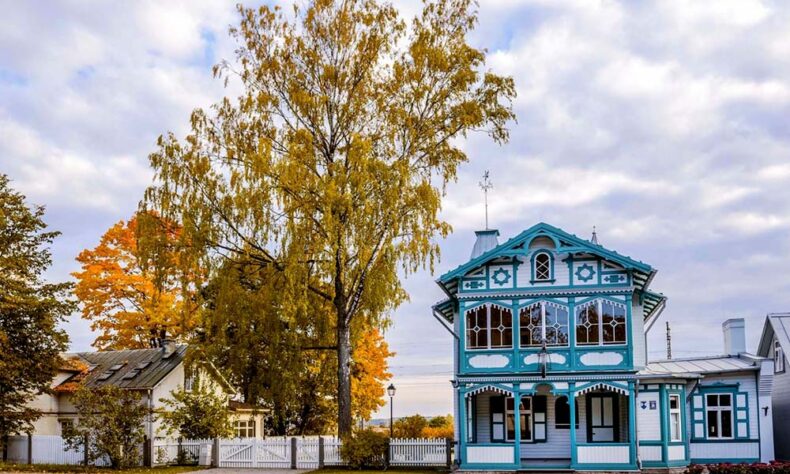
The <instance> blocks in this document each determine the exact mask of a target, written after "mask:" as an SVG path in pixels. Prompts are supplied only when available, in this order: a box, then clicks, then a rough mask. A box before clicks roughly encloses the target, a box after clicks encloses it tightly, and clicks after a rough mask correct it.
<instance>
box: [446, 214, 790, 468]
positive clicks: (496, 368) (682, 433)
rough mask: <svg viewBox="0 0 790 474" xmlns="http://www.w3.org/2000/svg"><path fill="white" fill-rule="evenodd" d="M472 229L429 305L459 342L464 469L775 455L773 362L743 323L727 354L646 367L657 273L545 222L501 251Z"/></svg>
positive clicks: (667, 463) (731, 333)
mask: <svg viewBox="0 0 790 474" xmlns="http://www.w3.org/2000/svg"><path fill="white" fill-rule="evenodd" d="M476 234H477V241H476V242H475V245H474V249H473V251H472V255H471V258H470V260H469V261H468V262H466V263H464V264H463V265H461V266H459V267H457V268H456V269H454V270H452V271H450V272H448V273H446V274H444V275H442V276H441V277H440V278H439V279H438V280H437V283H438V284H439V286H440V287H441V288H442V290H443V291H444V292H445V293H446V294H447V296H448V298H447V299H445V300H443V301H441V302H439V303H437V304H436V305H434V307H433V310H434V312H435V314H436V315H437V316H438V317H439V318H440V319H443V320H445V321H446V322H447V326H448V328H449V329H451V330H452V332H453V333H454V334H455V335H456V336H457V339H456V341H455V346H454V355H455V379H454V381H453V384H454V387H455V400H454V401H455V420H456V438H457V441H458V443H459V444H458V449H457V451H456V457H457V462H458V463H459V464H460V467H461V469H464V470H521V469H533V470H543V469H572V470H579V471H595V470H604V471H606V470H612V471H626V470H636V469H639V468H659V469H661V468H663V469H668V468H675V467H681V466H685V465H688V464H689V463H695V462H704V463H713V462H725V461H726V462H741V461H747V462H749V461H760V460H762V461H770V460H772V459H773V457H774V454H773V434H772V422H771V416H770V414H769V413H764V412H763V410H762V409H761V407H762V406H763V405H764V404H765V403H767V400H770V387H771V381H772V378H773V362H772V361H771V360H768V359H764V358H761V357H757V356H753V355H750V354H747V353H746V347H745V336H744V328H743V320H739V319H735V320H729V321H727V322H725V323H724V338H725V347H726V354H725V355H722V356H716V357H700V358H695V359H681V360H672V361H664V362H654V363H648V360H647V344H646V335H647V332H648V331H649V330H650V328H651V327H652V326H653V325H654V323H655V322H656V320H657V319H658V317H659V315H660V314H661V312H662V310H663V308H664V306H665V304H666V298H665V297H664V296H663V295H661V294H659V293H656V292H654V291H652V290H651V289H650V283H651V282H652V280H653V277H654V276H655V274H656V270H655V269H654V268H652V267H651V266H650V265H648V264H646V263H643V262H640V261H638V260H635V259H633V258H630V257H627V256H624V255H620V254H618V253H617V252H614V251H612V250H609V249H606V248H604V247H603V246H601V245H599V244H598V243H597V239H596V241H595V242H592V241H588V240H585V239H581V238H579V237H577V236H575V235H571V234H569V233H567V232H565V231H563V230H560V229H558V228H556V227H553V226H550V225H548V224H543V223H541V224H537V225H535V226H533V227H531V228H529V229H527V230H526V231H524V232H522V233H521V234H519V235H517V236H516V237H514V238H512V239H510V240H508V241H507V242H505V243H503V244H499V242H498V238H497V237H498V235H499V232H498V231H496V230H485V231H478V232H477V233H476ZM700 336H701V337H709V335H707V334H705V335H700Z"/></svg>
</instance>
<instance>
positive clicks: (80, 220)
mask: <svg viewBox="0 0 790 474" xmlns="http://www.w3.org/2000/svg"><path fill="white" fill-rule="evenodd" d="M235 3H236V2H235V0H232V1H226V2H222V1H215V0H211V1H208V0H207V1H197V0H190V1H187V0H184V1H168V2H154V1H134V2H133V1H121V2H110V1H103V2H98V1H90V0H84V1H61V2H50V1H47V2H44V1H29V2H19V1H14V0H0V11H3V17H4V18H3V22H2V23H3V26H2V28H0V172H2V173H6V174H8V175H9V176H10V177H11V179H12V180H13V186H14V187H16V188H17V189H18V190H20V191H22V192H23V193H25V194H26V195H27V196H28V198H29V200H30V201H31V202H33V203H37V204H44V205H46V206H47V210H48V212H47V220H48V222H49V223H50V225H51V226H52V227H53V228H55V229H58V230H60V231H62V232H63V236H62V237H61V238H60V239H59V240H58V241H57V244H56V245H55V248H54V256H55V264H54V266H53V268H52V270H51V272H50V274H49V277H51V278H52V279H65V278H68V274H69V272H71V271H73V270H75V268H76V264H75V262H74V257H75V256H76V254H77V253H78V252H79V251H80V250H81V249H83V248H86V247H92V246H94V245H95V244H96V243H97V241H98V239H99V236H100V235H101V234H102V233H103V232H104V231H105V230H106V229H107V228H108V227H109V226H110V225H111V224H113V223H114V222H117V221H118V220H120V219H126V218H128V217H129V216H130V215H131V213H132V212H133V211H134V209H135V208H136V206H137V203H138V201H139V200H140V198H141V195H142V191H143V190H144V189H145V187H146V186H147V185H148V184H149V182H150V179H151V174H152V173H151V171H150V169H149V167H148V161H147V154H148V153H149V152H150V151H152V150H153V149H154V143H155V140H156V137H157V136H158V135H159V134H161V133H163V132H165V131H168V130H172V131H174V132H175V133H176V134H179V135H182V134H183V133H184V132H185V131H186V127H187V125H188V121H187V120H188V115H189V112H190V111H191V110H192V109H193V108H195V107H205V106H207V105H209V104H211V103H212V102H214V101H217V100H218V99H220V98H221V97H223V96H224V95H235V93H234V91H233V90H227V89H225V88H224V87H223V85H222V84H221V82H220V81H217V80H214V79H213V78H212V77H211V71H210V67H211V65H213V64H215V63H216V62H218V61H220V60H222V59H225V58H227V59H231V58H232V50H233V47H234V45H233V43H232V42H231V41H230V39H229V37H228V35H227V28H228V26H229V25H230V24H232V23H234V22H235V21H236V14H235V10H234V4H235ZM395 3H396V4H398V5H399V6H401V7H402V9H403V11H404V12H407V13H408V14H411V13H412V12H414V11H415V8H416V6H415V4H416V2H415V1H412V0H410V1H408V2H398V1H396V2H395ZM480 3H481V7H480V24H479V26H478V28H477V30H476V31H475V33H474V35H473V37H472V41H473V42H474V44H475V45H477V46H479V47H484V48H486V49H487V50H488V51H489V67H490V68H491V69H492V70H494V71H496V72H498V73H500V74H509V75H512V76H513V77H514V78H515V80H516V85H517V87H518V94H519V96H518V100H517V102H516V104H515V108H516V112H517V115H518V123H517V124H515V125H514V126H513V128H512V140H511V142H510V143H509V144H508V145H506V146H503V147H497V146H494V145H492V144H491V143H490V142H489V141H488V140H487V139H486V137H485V136H472V137H470V139H469V140H468V141H467V142H466V143H465V144H464V146H465V148H466V150H467V152H468V154H469V157H470V163H469V164H468V165H466V166H464V167H463V168H462V169H461V171H460V176H459V179H458V182H457V183H455V184H453V185H451V186H450V187H449V189H448V193H447V197H446V200H445V205H444V211H443V213H444V217H445V218H446V219H447V220H448V221H449V222H450V223H451V224H452V225H453V227H454V233H453V235H452V236H451V237H449V238H448V239H447V240H445V241H443V242H441V246H442V249H443V258H442V261H441V263H440V264H439V265H438V267H437V268H436V269H435V270H436V274H437V275H438V274H440V273H442V272H444V271H446V270H448V269H450V268H453V267H455V266H457V265H458V264H460V263H463V262H464V261H466V259H467V258H468V256H469V252H470V250H471V247H472V245H473V241H474V235H473V231H474V230H475V229H478V228H480V227H482V226H483V204H482V202H483V201H482V194H481V192H480V190H479V188H478V187H477V183H478V181H479V179H480V175H481V174H482V173H483V171H484V170H486V169H488V170H490V171H491V176H492V180H493V182H494V186H495V187H494V189H493V191H492V192H491V195H490V202H491V209H490V214H491V223H492V226H493V227H496V228H498V229H500V231H501V233H502V236H503V238H508V237H510V236H512V235H515V234H516V233H518V232H519V231H521V230H523V229H525V228H527V227H529V226H531V225H532V224H534V223H536V222H538V221H545V222H549V223H551V224H554V225H556V226H559V227H561V228H564V229H566V230H568V231H570V232H572V233H575V234H577V235H580V236H583V237H589V234H590V232H591V230H592V227H593V226H597V228H598V233H599V237H600V241H601V243H602V244H604V245H605V246H607V247H610V248H613V249H615V250H617V251H619V252H621V253H624V254H626V255H631V256H633V257H636V258H638V259H640V260H643V261H646V262H648V263H650V264H651V265H653V266H654V267H656V268H658V269H659V274H658V276H657V277H656V279H655V281H654V284H653V288H654V289H656V290H658V291H661V292H663V293H665V294H666V295H668V296H669V304H668V308H667V310H666V311H665V313H664V316H663V318H664V319H665V320H668V321H670V322H671V324H672V328H673V341H674V345H673V350H674V353H675V355H676V356H698V355H705V354H711V353H720V352H721V350H722V343H721V335H720V334H721V331H720V329H719V327H720V323H721V321H723V320H724V319H726V318H729V317H735V316H738V317H745V318H746V319H747V337H748V339H749V342H748V344H749V347H750V348H754V347H755V345H756V339H757V337H758V336H759V332H760V330H761V325H762V319H763V318H764V316H765V314H766V313H768V312H776V311H790V239H788V231H789V230H790V156H789V154H788V153H789V152H790V29H788V28H787V25H788V22H790V5H788V4H787V3H785V2H779V1H777V2H770V1H763V2H760V1H750V0H737V1H725V0H714V1H709V2H707V1H697V2H686V1H680V0H678V1H668V0H661V1H655V2H649V1H628V2H614V1H594V0H584V1H581V0H579V1H573V0H567V1H562V0H532V1H528V0H523V1H522V0H481V2H480ZM433 278H434V276H433V275H431V274H429V272H423V273H419V274H417V275H413V276H411V277H410V278H409V280H408V281H407V283H406V286H407V289H408V290H409V291H410V292H411V297H412V299H411V302H410V303H409V304H406V305H404V306H402V307H401V308H400V309H399V310H398V311H397V313H396V314H395V315H394V316H393V326H392V328H391V329H390V330H389V332H388V334H387V337H388V339H389V341H390V343H391V345H392V347H393V349H394V350H395V351H396V352H397V356H396V357H395V358H394V359H393V360H392V371H393V373H394V374H395V376H394V378H393V382H394V383H395V384H396V385H397V386H398V387H399V389H400V390H399V392H398V395H397V400H396V406H395V414H396V416H400V415H407V414H412V413H415V412H420V413H423V414H427V415H435V414H441V413H447V412H449V411H450V410H451V407H452V404H451V398H450V388H449V384H448V383H447V381H448V380H449V379H450V378H451V372H452V371H451V337H450V336H449V335H448V334H447V333H446V332H445V331H444V330H443V329H441V328H440V327H439V325H438V323H437V322H436V321H435V320H433V319H432V318H431V316H430V312H429V307H430V304H431V303H432V302H434V301H435V300H438V299H440V298H441V296H442V295H441V292H440V291H439V290H438V288H435V285H433ZM67 328H68V331H69V333H70V335H71V341H72V342H71V346H72V349H74V350H86V349H88V348H89V346H90V343H91V342H92V340H93V335H92V334H91V333H90V331H89V329H88V325H87V324H86V323H85V322H84V321H81V320H80V319H79V318H78V317H77V316H75V317H74V318H72V320H71V321H70V322H69V323H68V324H67ZM649 350H650V355H651V357H654V358H659V357H663V355H664V334H663V331H662V330H661V328H659V327H658V326H656V330H655V331H654V333H653V334H651V336H650V344H649Z"/></svg>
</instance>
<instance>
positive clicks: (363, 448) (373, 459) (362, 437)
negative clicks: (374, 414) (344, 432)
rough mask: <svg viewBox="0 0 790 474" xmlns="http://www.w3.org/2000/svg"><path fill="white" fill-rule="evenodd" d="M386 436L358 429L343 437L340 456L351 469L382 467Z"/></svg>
mask: <svg viewBox="0 0 790 474" xmlns="http://www.w3.org/2000/svg"><path fill="white" fill-rule="evenodd" d="M388 445H389V442H388V439H387V436H385V435H383V434H381V433H377V432H375V431H373V430H370V429H367V430H358V431H357V432H355V433H354V434H353V435H352V436H350V437H347V438H345V439H343V445H342V446H341V448H340V456H341V457H342V458H343V461H345V462H346V464H347V465H348V467H350V468H353V469H365V468H384V467H385V466H386V457H387V446H388Z"/></svg>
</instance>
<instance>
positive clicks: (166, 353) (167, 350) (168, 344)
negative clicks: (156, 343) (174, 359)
mask: <svg viewBox="0 0 790 474" xmlns="http://www.w3.org/2000/svg"><path fill="white" fill-rule="evenodd" d="M161 344H162V358H164V359H167V358H168V357H170V356H171V355H173V353H174V352H175V351H176V341H175V339H170V338H165V339H162V342H161Z"/></svg>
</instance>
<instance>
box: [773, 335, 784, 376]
mask: <svg viewBox="0 0 790 474" xmlns="http://www.w3.org/2000/svg"><path fill="white" fill-rule="evenodd" d="M784 371H785V351H784V349H782V345H781V344H779V339H775V340H774V373H775V374H781V373H784Z"/></svg>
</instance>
